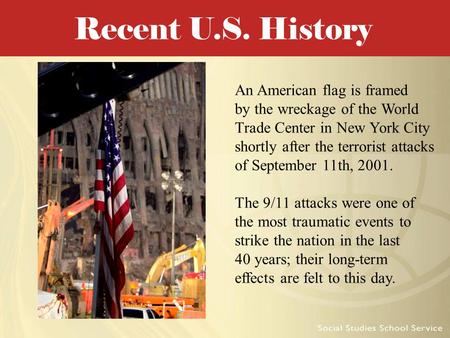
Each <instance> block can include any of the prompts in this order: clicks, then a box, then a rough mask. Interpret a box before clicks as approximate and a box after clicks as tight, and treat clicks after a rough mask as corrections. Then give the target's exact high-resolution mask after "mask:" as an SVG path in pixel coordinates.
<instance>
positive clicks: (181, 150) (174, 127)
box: [39, 63, 206, 277]
mask: <svg viewBox="0 0 450 338" xmlns="http://www.w3.org/2000/svg"><path fill="white" fill-rule="evenodd" d="M40 67H41V68H42V67H45V64H41V65H40ZM204 92H205V68H204V64H203V63H184V64H180V65H177V66H176V67H174V68H172V69H171V70H169V71H166V72H165V73H162V74H160V75H159V76H157V77H155V78H153V79H151V80H149V81H147V82H145V83H143V84H142V85H141V86H140V87H139V88H137V89H135V90H133V91H132V92H129V93H128V94H127V95H124V96H123V97H120V98H117V106H116V130H117V133H118V136H119V138H120V139H121V156H122V162H123V165H124V169H125V174H126V179H127V188H128V196H129V199H130V204H131V208H132V216H133V223H134V228H135V235H134V239H133V241H132V242H131V243H130V244H129V246H128V248H127V249H126V251H125V252H124V258H125V259H127V258H128V260H129V261H133V262H135V263H137V264H138V263H139V262H141V263H142V266H143V267H142V271H136V272H135V274H136V276H140V277H142V276H143V275H144V273H147V272H148V268H149V266H150V265H151V263H152V261H153V260H154V259H155V258H156V257H157V256H159V255H160V254H161V253H163V252H167V251H170V249H171V239H172V238H171V236H172V235H171V224H172V223H171V221H172V195H171V194H170V193H167V192H165V191H164V190H163V189H162V188H161V183H162V178H161V173H162V172H164V171H169V172H172V173H173V172H175V171H176V170H180V171H181V172H182V173H183V174H184V177H183V179H184V181H183V191H182V192H177V196H176V198H175V201H176V205H175V212H176V217H175V220H176V222H175V224H176V226H175V229H176V231H175V232H176V236H175V243H176V246H178V245H180V244H190V243H192V242H194V241H195V238H196V236H199V237H201V238H204V235H205V179H206V177H205V97H204ZM101 116H102V107H97V108H96V109H94V110H92V111H89V112H87V113H84V114H82V115H80V116H79V117H77V118H74V119H73V120H72V121H70V122H68V123H66V124H64V125H62V126H60V127H58V128H56V129H55V130H54V143H55V145H56V146H58V147H61V148H62V173H61V205H62V206H63V207H64V206H67V205H69V204H70V203H72V202H74V201H76V200H77V199H79V198H86V199H88V198H90V197H92V196H93V190H94V177H95V153H96V148H97V145H98V138H99V133H100V128H101ZM49 142H50V136H49V134H45V135H42V136H41V137H40V138H39V146H40V148H41V149H42V148H43V147H45V146H46V145H47V144H49ZM40 156H41V158H40V165H39V184H40V185H39V203H40V205H44V204H45V203H46V201H45V199H46V196H45V195H44V194H43V190H44V189H42V182H43V179H42V178H43V167H42V161H43V160H42V151H41V152H40ZM94 223H95V214H94V211H93V208H90V209H88V210H87V211H84V212H83V213H81V214H80V215H79V216H78V217H77V218H76V219H75V220H74V221H72V222H69V223H67V224H66V226H65V231H64V238H63V239H62V241H63V244H62V245H63V250H62V258H63V260H65V261H67V262H74V261H75V260H76V258H77V257H85V258H87V259H89V258H92V256H93V252H94ZM136 266H138V265H136Z"/></svg>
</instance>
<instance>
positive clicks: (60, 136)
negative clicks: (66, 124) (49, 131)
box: [56, 131, 64, 144]
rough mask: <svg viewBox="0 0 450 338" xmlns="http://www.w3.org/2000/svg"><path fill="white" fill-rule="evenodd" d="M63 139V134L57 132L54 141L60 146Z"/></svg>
mask: <svg viewBox="0 0 450 338" xmlns="http://www.w3.org/2000/svg"><path fill="white" fill-rule="evenodd" d="M63 138H64V134H63V132H62V131H58V133H57V137H56V139H57V141H56V142H58V144H62V143H63Z"/></svg>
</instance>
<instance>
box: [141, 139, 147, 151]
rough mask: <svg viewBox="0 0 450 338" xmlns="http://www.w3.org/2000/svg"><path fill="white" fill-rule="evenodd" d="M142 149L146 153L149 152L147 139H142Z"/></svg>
mask: <svg viewBox="0 0 450 338" xmlns="http://www.w3.org/2000/svg"><path fill="white" fill-rule="evenodd" d="M142 149H144V151H147V138H146V137H143V138H142Z"/></svg>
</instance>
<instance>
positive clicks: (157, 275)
mask: <svg viewBox="0 0 450 338" xmlns="http://www.w3.org/2000/svg"><path fill="white" fill-rule="evenodd" d="M190 259H193V261H194V272H201V271H203V270H204V267H205V246H204V244H203V241H202V240H201V239H200V238H198V237H197V240H196V241H195V245H194V246H193V247H192V248H189V247H188V246H187V245H185V244H183V245H181V246H179V247H178V248H176V249H175V258H174V265H175V267H177V266H178V265H180V264H181V263H184V262H186V261H188V260H190ZM169 269H172V252H167V253H164V254H162V255H161V256H159V257H158V258H157V259H156V261H155V263H153V265H152V267H151V268H150V271H149V272H148V275H147V279H146V280H145V282H146V283H149V284H151V283H161V282H162V279H163V277H164V273H165V272H166V271H167V270H169Z"/></svg>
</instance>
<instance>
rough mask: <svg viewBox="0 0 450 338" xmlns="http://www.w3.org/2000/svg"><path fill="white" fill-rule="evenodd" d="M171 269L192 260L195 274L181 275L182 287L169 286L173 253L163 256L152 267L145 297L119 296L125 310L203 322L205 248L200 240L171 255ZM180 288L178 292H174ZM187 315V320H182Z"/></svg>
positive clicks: (147, 280) (148, 276)
mask: <svg viewBox="0 0 450 338" xmlns="http://www.w3.org/2000/svg"><path fill="white" fill-rule="evenodd" d="M174 254H175V256H174V259H173V261H174V266H175V267H177V266H179V265H181V264H183V263H185V262H188V261H189V260H191V259H192V260H193V270H194V272H188V271H186V272H185V273H184V274H183V280H182V282H181V285H177V286H175V285H170V281H168V280H167V278H166V279H165V276H166V274H167V272H168V271H169V270H170V269H172V252H168V253H164V254H162V255H161V256H159V257H158V258H157V259H156V260H155V262H154V263H153V265H152V267H151V268H150V271H149V273H148V275H147V279H146V284H147V286H148V291H147V294H146V295H122V304H123V306H124V307H125V308H127V307H134V308H136V307H142V308H151V309H152V310H154V311H155V312H156V313H157V314H158V315H159V316H160V317H161V318H165V319H168V318H183V317H185V318H204V314H205V312H204V304H205V271H204V270H205V246H204V244H203V241H202V240H201V239H200V238H197V240H196V241H195V244H194V245H193V246H192V247H189V246H187V245H185V244H183V245H181V246H180V247H178V248H176V249H175V251H174ZM179 287H181V292H178V294H177V292H175V291H174V290H176V289H177V288H179ZM185 315H186V316H185Z"/></svg>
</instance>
